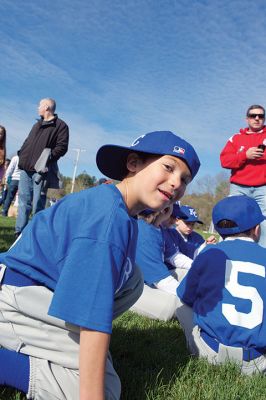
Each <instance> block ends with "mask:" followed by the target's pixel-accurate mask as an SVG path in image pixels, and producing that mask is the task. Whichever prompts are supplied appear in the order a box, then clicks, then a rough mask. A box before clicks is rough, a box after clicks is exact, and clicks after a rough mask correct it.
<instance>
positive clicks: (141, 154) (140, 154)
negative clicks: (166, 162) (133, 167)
mask: <svg viewBox="0 0 266 400" xmlns="http://www.w3.org/2000/svg"><path fill="white" fill-rule="evenodd" d="M132 153H134V154H137V156H138V158H139V159H140V160H141V161H142V162H143V163H145V162H146V161H147V160H148V159H149V158H153V157H157V158H159V157H162V155H160V154H151V153H145V152H142V151H134V150H133V149H132V150H130V151H129V152H128V153H127V154H125V155H124V160H125V162H124V169H123V172H122V173H121V175H122V179H125V178H126V177H127V175H128V173H129V171H128V169H127V165H126V164H127V158H128V156H129V155H130V154H132Z"/></svg>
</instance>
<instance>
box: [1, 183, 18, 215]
mask: <svg viewBox="0 0 266 400" xmlns="http://www.w3.org/2000/svg"><path fill="white" fill-rule="evenodd" d="M18 184H19V181H18V180H12V181H11V182H10V183H9V184H8V189H7V195H6V199H5V201H4V205H3V210H2V215H5V216H7V213H8V209H9V207H10V205H11V203H12V201H13V199H14V197H15V195H16V193H17V190H18Z"/></svg>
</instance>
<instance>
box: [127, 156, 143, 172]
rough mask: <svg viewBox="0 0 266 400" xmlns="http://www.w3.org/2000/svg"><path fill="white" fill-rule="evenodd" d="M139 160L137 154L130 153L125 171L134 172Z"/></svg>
mask: <svg viewBox="0 0 266 400" xmlns="http://www.w3.org/2000/svg"><path fill="white" fill-rule="evenodd" d="M139 162H140V158H139V156H138V155H137V153H130V154H129V156H128V157H127V169H128V171H129V172H136V170H137V166H138V164H139Z"/></svg>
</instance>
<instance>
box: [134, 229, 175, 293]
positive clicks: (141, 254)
mask: <svg viewBox="0 0 266 400" xmlns="http://www.w3.org/2000/svg"><path fill="white" fill-rule="evenodd" d="M144 233H146V234H145V239H144V234H143V232H142V233H141V236H140V237H139V239H138V244H137V252H136V263H137V265H138V266H139V267H140V269H141V271H142V273H143V277H144V282H145V283H147V284H148V285H152V284H153V283H155V282H159V281H160V280H162V279H164V278H166V277H168V276H170V275H171V274H170V272H169V270H168V268H167V266H166V264H165V263H164V254H163V237H162V232H161V231H160V230H156V229H155V228H154V227H150V229H149V230H145V232H144Z"/></svg>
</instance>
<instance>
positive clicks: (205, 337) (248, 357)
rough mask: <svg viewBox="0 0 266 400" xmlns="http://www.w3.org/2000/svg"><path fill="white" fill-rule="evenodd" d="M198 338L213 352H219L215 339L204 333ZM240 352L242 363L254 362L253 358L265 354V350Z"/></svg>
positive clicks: (250, 349)
mask: <svg viewBox="0 0 266 400" xmlns="http://www.w3.org/2000/svg"><path fill="white" fill-rule="evenodd" d="M200 336H201V337H202V339H203V340H204V342H205V343H207V345H208V346H209V347H210V348H211V349H212V350H214V351H215V352H216V353H218V352H219V344H220V343H219V342H218V341H217V340H216V339H214V338H213V337H211V336H209V335H208V334H207V333H206V332H204V331H201V332H200ZM242 350H243V360H244V361H251V360H254V359H255V358H258V357H260V356H262V355H264V354H265V353H266V349H255V348H253V347H250V348H249V349H245V348H242Z"/></svg>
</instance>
